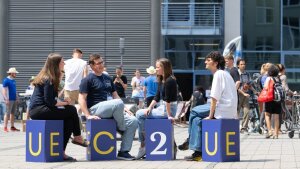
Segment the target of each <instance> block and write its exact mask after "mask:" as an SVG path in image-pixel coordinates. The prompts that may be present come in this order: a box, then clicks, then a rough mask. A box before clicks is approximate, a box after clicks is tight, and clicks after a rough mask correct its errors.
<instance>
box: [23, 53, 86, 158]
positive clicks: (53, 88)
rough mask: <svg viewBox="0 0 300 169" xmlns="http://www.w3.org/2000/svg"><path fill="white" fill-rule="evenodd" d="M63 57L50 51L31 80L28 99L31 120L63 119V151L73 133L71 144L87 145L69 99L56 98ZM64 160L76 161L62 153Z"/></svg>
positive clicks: (75, 111) (74, 109)
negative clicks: (31, 84)
mask: <svg viewBox="0 0 300 169" xmlns="http://www.w3.org/2000/svg"><path fill="white" fill-rule="evenodd" d="M64 65H65V63H64V59H63V57H62V56H61V55H60V54H58V53H50V54H49V55H48V58H47V60H46V63H45V65H44V67H43V68H42V70H41V71H40V72H39V74H38V75H37V76H36V77H35V78H34V81H33V82H32V83H33V85H34V86H35V88H34V91H33V94H32V96H31V100H30V108H29V114H30V118H31V119H33V120H63V121H64V151H65V150H66V147H67V144H68V141H69V139H70V137H71V134H72V133H73V135H74V138H73V139H72V143H73V144H77V145H80V146H83V147H87V142H86V141H85V140H84V139H83V138H82V136H81V131H80V126H79V118H78V115H77V110H76V108H75V107H74V106H72V105H70V104H71V100H70V99H67V98H66V99H65V100H64V101H60V100H58V99H57V96H58V86H59V83H60V80H61V78H62V72H63V70H64ZM63 158H64V160H65V161H76V159H75V158H73V157H70V156H68V155H66V154H64V157H63Z"/></svg>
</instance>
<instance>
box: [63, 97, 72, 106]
mask: <svg viewBox="0 0 300 169" xmlns="http://www.w3.org/2000/svg"><path fill="white" fill-rule="evenodd" d="M64 102H67V105H70V104H71V98H69V97H65V98H64Z"/></svg>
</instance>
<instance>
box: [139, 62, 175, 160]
mask: <svg viewBox="0 0 300 169" xmlns="http://www.w3.org/2000/svg"><path fill="white" fill-rule="evenodd" d="M156 74H157V81H158V87H157V91H156V95H155V97H154V99H153V100H152V102H151V104H150V106H149V107H148V108H147V109H140V110H138V111H137V112H136V117H137V118H138V121H139V130H138V131H139V141H140V142H141V146H140V148H139V152H138V155H137V156H136V159H140V158H142V157H144V156H145V155H146V149H145V120H146V119H147V118H150V119H151V118H168V119H170V120H172V122H173V121H174V117H175V114H176V110H177V82H176V78H175V77H174V75H173V71H172V64H171V62H170V61H169V60H168V59H166V58H161V59H159V60H158V61H156ZM160 101H161V103H160V106H159V107H157V108H154V106H155V105H156V104H157V103H159V102H160ZM174 145H175V147H174V150H175V152H174V154H175V157H176V151H177V146H176V144H174Z"/></svg>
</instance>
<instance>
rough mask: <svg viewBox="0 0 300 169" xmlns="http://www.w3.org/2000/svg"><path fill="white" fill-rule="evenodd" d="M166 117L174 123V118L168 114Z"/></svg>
mask: <svg viewBox="0 0 300 169" xmlns="http://www.w3.org/2000/svg"><path fill="white" fill-rule="evenodd" d="M168 119H169V120H171V123H172V124H174V123H175V118H174V117H172V116H168Z"/></svg>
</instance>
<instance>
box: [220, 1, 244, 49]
mask: <svg viewBox="0 0 300 169" xmlns="http://www.w3.org/2000/svg"><path fill="white" fill-rule="evenodd" d="M241 8H242V7H241V0H230V1H229V0H228V1H225V0H224V35H225V37H224V47H225V45H226V44H227V43H228V42H229V41H231V40H232V39H234V38H236V37H238V36H240V35H241V15H242V14H241V12H242V10H241Z"/></svg>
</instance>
